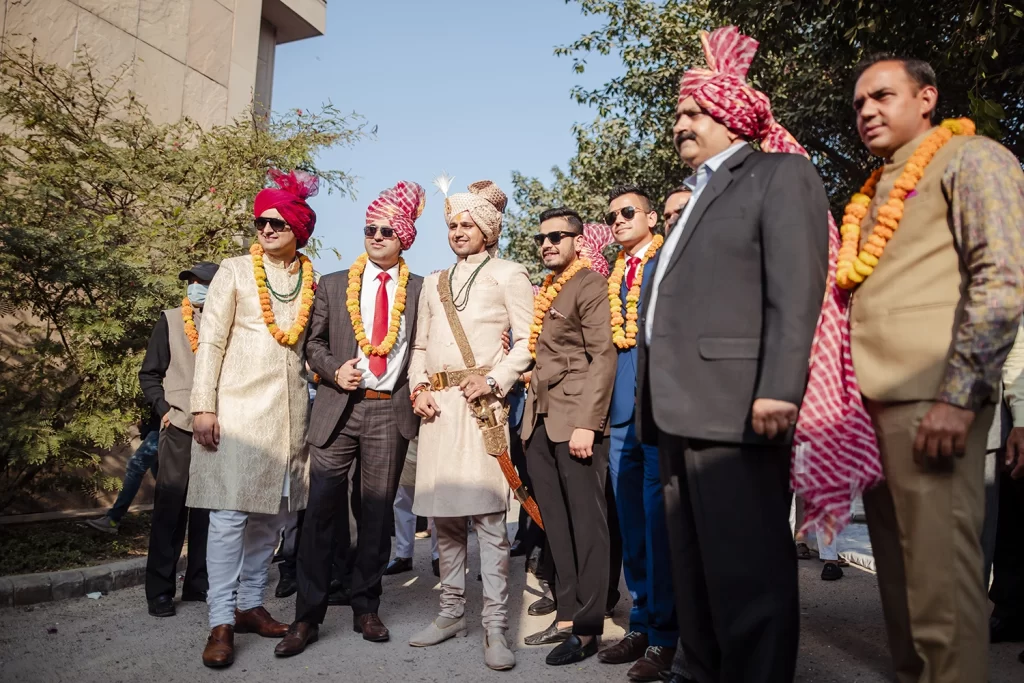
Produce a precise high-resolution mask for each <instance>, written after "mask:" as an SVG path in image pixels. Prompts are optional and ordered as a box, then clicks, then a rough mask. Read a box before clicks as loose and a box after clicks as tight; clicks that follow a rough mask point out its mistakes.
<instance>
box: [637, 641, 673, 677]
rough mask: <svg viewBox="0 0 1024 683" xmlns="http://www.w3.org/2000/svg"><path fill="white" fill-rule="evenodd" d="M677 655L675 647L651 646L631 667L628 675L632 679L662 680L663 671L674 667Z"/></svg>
mask: <svg viewBox="0 0 1024 683" xmlns="http://www.w3.org/2000/svg"><path fill="white" fill-rule="evenodd" d="M675 656H676V649H675V648H674V647H649V648H647V652H646V653H644V656H643V657H641V658H640V659H638V660H636V664H634V665H633V666H631V667H629V671H627V672H626V676H628V677H629V680H631V681H660V680H661V672H662V671H670V670H671V669H672V660H673V658H675Z"/></svg>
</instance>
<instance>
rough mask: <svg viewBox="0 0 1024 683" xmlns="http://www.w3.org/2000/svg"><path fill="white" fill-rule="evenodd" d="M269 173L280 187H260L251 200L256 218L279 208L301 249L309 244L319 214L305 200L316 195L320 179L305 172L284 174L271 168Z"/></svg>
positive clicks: (278, 210)
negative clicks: (261, 188) (253, 199)
mask: <svg viewBox="0 0 1024 683" xmlns="http://www.w3.org/2000/svg"><path fill="white" fill-rule="evenodd" d="M267 175H269V176H270V179H271V180H273V181H274V182H275V183H277V187H268V188H266V189H263V190H260V192H259V194H257V195H256V200H255V201H254V202H253V203H252V215H253V218H259V217H260V216H262V215H263V212H264V211H268V210H269V209H277V212H278V213H280V214H281V218H283V219H284V220H285V222H286V223H288V227H290V228H291V229H292V232H294V233H295V242H296V244H298V246H299V247H300V248H301V247H304V246H306V242H308V241H309V237H310V235H312V234H313V227H314V226H315V225H316V213H315V212H314V211H313V209H311V208H310V207H309V204H307V203H306V199H307V198H309V197H313V196H315V195H316V193H317V191H318V190H319V184H320V183H319V180H318V179H317V177H316V176H315V175H311V174H309V173H306V172H305V171H292V172H291V173H283V172H281V171H279V170H277V169H276V168H272V169H270V172H269V173H268V174H267Z"/></svg>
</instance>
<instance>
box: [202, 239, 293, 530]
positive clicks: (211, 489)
mask: <svg viewBox="0 0 1024 683" xmlns="http://www.w3.org/2000/svg"><path fill="white" fill-rule="evenodd" d="M263 264H264V268H265V270H266V271H267V278H268V279H269V281H270V285H271V286H272V287H273V288H274V291H277V292H282V293H284V292H291V291H292V290H293V289H294V288H295V283H296V282H297V281H298V278H299V277H301V274H300V273H299V269H298V267H297V266H298V260H296V261H295V262H294V264H293V267H292V268H290V269H289V270H285V269H284V268H283V267H281V266H280V265H276V264H275V263H274V262H273V261H271V259H270V258H267V257H264V259H263ZM300 298H301V297H296V299H295V300H294V301H292V302H291V303H288V304H283V303H281V302H280V301H278V300H277V299H274V298H273V297H271V302H272V306H273V310H274V317H275V318H276V319H277V324H278V325H279V326H280V327H282V328H284V329H288V328H290V327H291V325H292V323H294V321H295V318H296V316H297V315H298V312H299V304H300ZM304 340H305V334H303V337H302V338H300V339H299V341H298V343H297V344H295V345H294V346H283V345H281V344H279V343H278V342H277V340H276V339H274V337H273V336H271V334H270V332H269V331H268V330H267V326H266V323H264V322H263V314H262V310H261V309H260V299H259V293H258V291H257V289H256V279H255V278H254V277H253V272H252V257H251V256H249V255H245V256H238V257H235V258H229V259H225V260H224V261H223V262H222V263H221V265H220V270H218V271H217V274H216V275H215V276H214V278H213V282H212V283H210V291H209V294H208V295H207V301H206V305H205V306H204V309H203V327H202V330H201V332H200V334H199V350H198V351H197V352H196V374H195V379H194V382H193V386H192V412H193V413H199V412H214V413H216V414H217V420H218V422H219V423H220V446H219V447H218V448H217V451H216V452H210V451H207V450H206V449H204V448H203V447H202V446H200V445H199V444H197V443H194V444H193V445H192V469H191V474H190V480H189V491H188V505H189V507H198V508H208V509H211V510H239V511H242V512H259V513H265V514H273V513H276V512H277V511H278V508H279V506H280V504H281V497H282V494H284V495H285V496H287V497H288V501H289V502H288V509H289V511H293V512H294V511H296V510H301V509H302V508H304V507H306V497H307V492H308V483H309V466H308V460H307V452H306V422H307V417H308V414H309V393H308V388H307V383H306V376H305V367H304V365H305V357H304V355H303V346H304ZM286 479H287V481H286ZM286 487H287V488H286Z"/></svg>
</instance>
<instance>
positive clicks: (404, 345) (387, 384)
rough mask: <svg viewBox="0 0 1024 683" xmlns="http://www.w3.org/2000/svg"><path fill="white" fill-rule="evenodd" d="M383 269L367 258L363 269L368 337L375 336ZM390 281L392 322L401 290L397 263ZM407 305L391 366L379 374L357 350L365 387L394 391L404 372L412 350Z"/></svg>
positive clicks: (362, 295)
mask: <svg viewBox="0 0 1024 683" xmlns="http://www.w3.org/2000/svg"><path fill="white" fill-rule="evenodd" d="M383 272H384V271H383V270H381V269H380V267H379V266H378V265H377V264H376V263H374V262H373V261H370V260H367V261H366V269H365V270H363V285H362V288H361V289H360V291H359V310H360V313H361V314H362V316H363V329H364V330H366V338H367V339H373V316H374V313H375V312H376V308H377V290H378V289H379V288H380V282H379V281H378V280H377V276H378V275H380V274H381V273H383ZM387 274H388V275H389V276H390V277H389V278H388V282H387V284H386V285H385V286H384V291H386V292H387V294H388V325H389V326H390V325H391V309H392V308H393V307H394V305H395V292H396V291H398V266H397V265H395V266H392V267H391V268H389V269H388V270H387ZM408 312H409V311H408V309H406V310H405V311H402V319H401V322H400V324H399V327H398V339H397V340H396V341H395V345H394V346H392V347H391V353H389V354H388V367H387V370H385V371H384V374H383V375H381V376H380V377H377V375H375V374H373V373H372V372H370V359H369V358H367V357H366V354H365V353H363V349H362V348H360V349H359V351H358V354H359V355H358V356H357V358H358V360H357V361H356V368H357V369H358V370H361V371H362V373H363V379H362V380H361V381H360V382H359V386H360V388H362V389H374V390H375V391H394V389H395V385H396V384H397V383H398V378H399V377H400V376H401V374H402V366H403V365H404V364H405V356H406V354H407V353H408V352H409V342H408V339H409V330H408V325H407V324H406V314H407V313H408Z"/></svg>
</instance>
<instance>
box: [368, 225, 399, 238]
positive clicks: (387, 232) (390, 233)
mask: <svg viewBox="0 0 1024 683" xmlns="http://www.w3.org/2000/svg"><path fill="white" fill-rule="evenodd" d="M378 230H380V236H381V237H383V238H384V239H386V240H389V239H391V238H392V237H394V236H395V229H394V228H388V227H383V226H382V227H379V228H378V227H377V226H376V225H367V226H366V227H365V228H363V234H364V235H366V236H367V237H373V236H375V235H376V234H377V231H378Z"/></svg>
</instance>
